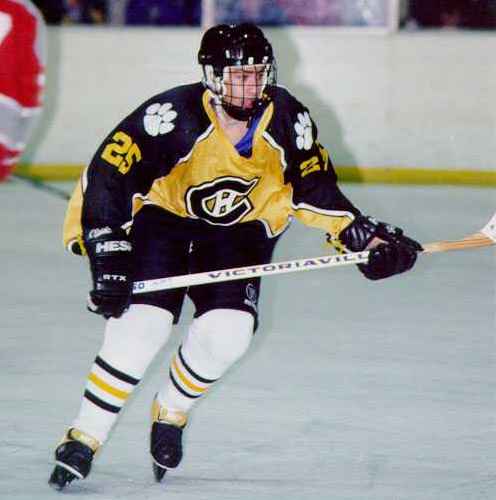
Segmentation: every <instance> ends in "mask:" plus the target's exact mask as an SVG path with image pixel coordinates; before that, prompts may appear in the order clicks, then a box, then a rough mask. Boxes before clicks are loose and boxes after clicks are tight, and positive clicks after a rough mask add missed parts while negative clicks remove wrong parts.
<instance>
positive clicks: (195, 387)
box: [172, 357, 208, 392]
mask: <svg viewBox="0 0 496 500" xmlns="http://www.w3.org/2000/svg"><path fill="white" fill-rule="evenodd" d="M172 366H173V368H174V370H175V372H176V373H177V375H178V376H179V378H180V379H181V382H182V383H183V384H184V385H185V386H186V387H188V388H189V389H191V390H192V391H195V392H205V391H206V390H207V389H208V388H207V387H200V386H199V385H196V384H193V382H190V381H189V379H188V378H186V375H184V373H183V372H182V371H181V369H180V368H179V366H178V364H177V361H176V358H175V357H174V359H173V360H172Z"/></svg>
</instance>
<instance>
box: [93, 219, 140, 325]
mask: <svg viewBox="0 0 496 500" xmlns="http://www.w3.org/2000/svg"><path fill="white" fill-rule="evenodd" d="M85 247H86V252H87V253H88V257H89V260H90V268H91V275H92V278H93V290H91V291H90V294H89V297H88V305H87V306H88V310H89V311H91V312H93V313H95V314H101V315H102V316H104V317H105V318H110V317H114V318H118V317H119V316H121V314H122V313H123V312H124V311H125V310H126V309H127V307H128V305H129V301H130V298H131V292H132V282H131V279H130V271H131V259H132V244H131V242H130V241H129V238H128V236H127V234H126V233H125V232H124V231H123V230H122V229H120V228H119V229H115V230H112V229H110V228H109V227H105V228H98V229H92V230H90V231H87V232H86V233H85Z"/></svg>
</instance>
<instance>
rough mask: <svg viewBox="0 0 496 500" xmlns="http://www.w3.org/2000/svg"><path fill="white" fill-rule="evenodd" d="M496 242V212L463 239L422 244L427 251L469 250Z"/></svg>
mask: <svg viewBox="0 0 496 500" xmlns="http://www.w3.org/2000/svg"><path fill="white" fill-rule="evenodd" d="M494 244H496V213H494V215H493V216H492V217H491V219H490V220H489V222H488V223H487V224H486V225H485V226H484V227H483V228H482V229H481V230H480V231H479V232H478V233H474V234H471V235H470V236H466V237H465V238H463V240H456V241H437V242H435V243H426V244H425V245H422V246H423V247H424V252H425V253H434V252H447V251H448V250H468V249H470V248H481V247H488V246H490V245H494Z"/></svg>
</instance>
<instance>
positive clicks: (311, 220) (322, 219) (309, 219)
mask: <svg viewBox="0 0 496 500" xmlns="http://www.w3.org/2000/svg"><path fill="white" fill-rule="evenodd" d="M294 214H295V217H296V218H297V219H298V220H299V221H301V222H302V223H303V224H305V225H306V226H311V227H316V228H319V229H323V230H324V231H326V232H328V233H331V235H332V236H334V237H336V236H337V235H338V234H339V233H340V232H341V231H342V230H343V229H344V228H345V227H347V226H349V225H350V224H351V223H352V222H353V220H354V216H353V214H349V213H347V212H342V213H339V212H336V213H324V211H322V213H319V212H318V209H314V208H312V207H299V206H298V207H295V209H294Z"/></svg>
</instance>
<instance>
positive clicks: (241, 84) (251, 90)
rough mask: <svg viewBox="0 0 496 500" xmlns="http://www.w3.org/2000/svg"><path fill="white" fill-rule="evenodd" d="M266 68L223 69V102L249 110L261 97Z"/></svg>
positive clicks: (256, 65) (241, 67) (265, 66)
mask: <svg viewBox="0 0 496 500" xmlns="http://www.w3.org/2000/svg"><path fill="white" fill-rule="evenodd" d="M267 72H268V66H267V65H266V64H254V65H250V66H227V67H226V68H224V78H223V81H224V100H225V101H226V102H227V103H229V104H231V105H233V106H238V107H240V108H244V109H251V108H252V107H253V106H254V104H255V101H256V100H257V99H259V98H260V97H262V91H263V89H264V87H265V84H266V82H267Z"/></svg>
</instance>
